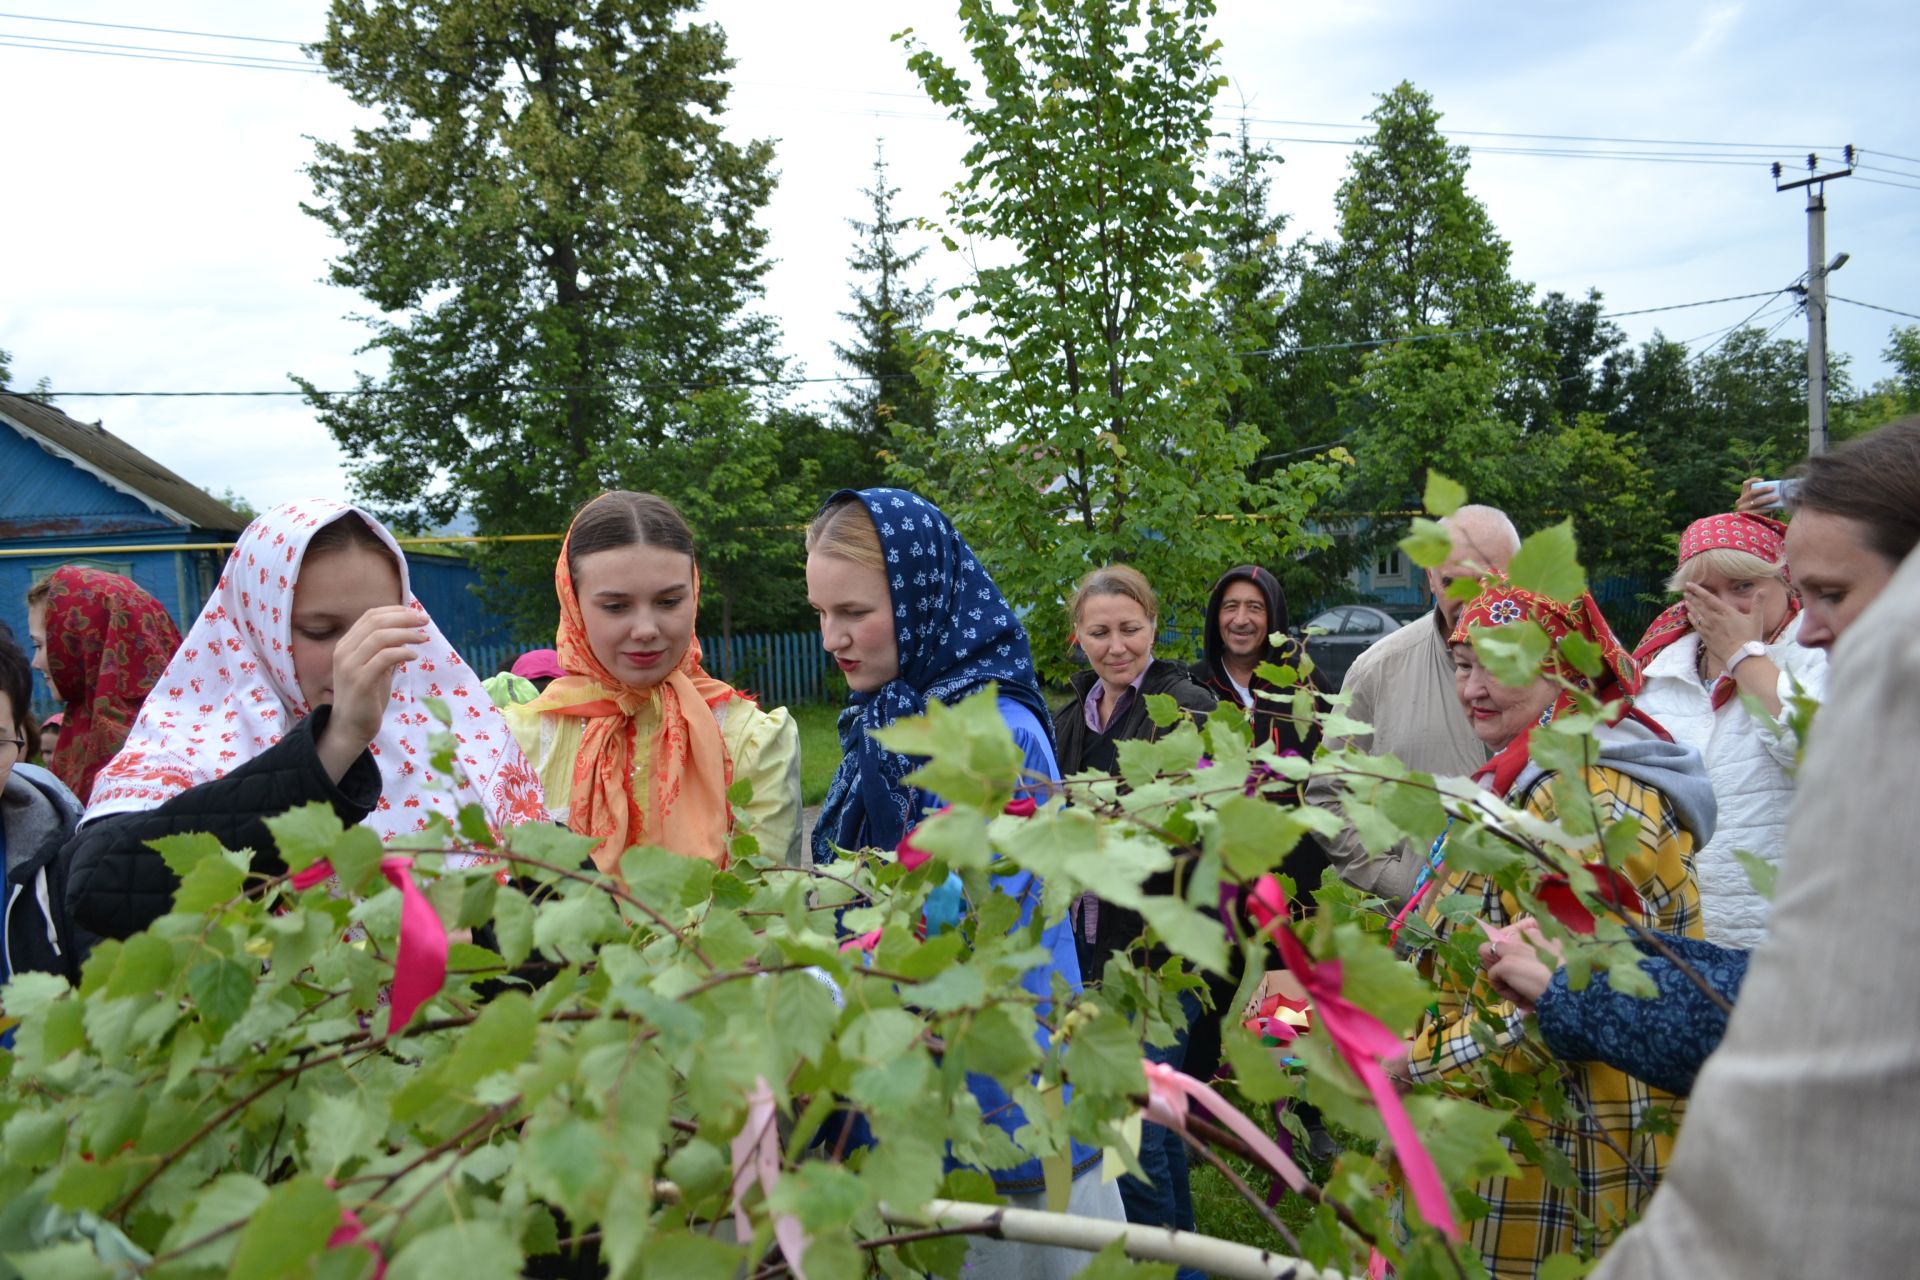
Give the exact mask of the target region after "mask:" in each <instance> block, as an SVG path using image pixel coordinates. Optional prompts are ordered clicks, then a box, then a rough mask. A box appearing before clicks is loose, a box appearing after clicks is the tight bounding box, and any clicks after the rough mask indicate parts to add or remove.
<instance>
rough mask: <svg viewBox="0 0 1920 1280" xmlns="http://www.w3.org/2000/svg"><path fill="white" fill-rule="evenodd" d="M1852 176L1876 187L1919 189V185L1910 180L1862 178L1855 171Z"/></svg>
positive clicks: (1904, 189)
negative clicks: (1894, 180) (1893, 180)
mask: <svg viewBox="0 0 1920 1280" xmlns="http://www.w3.org/2000/svg"><path fill="white" fill-rule="evenodd" d="M1853 176H1854V177H1856V178H1860V181H1862V182H1871V183H1872V184H1873V185H1874V186H1876V187H1899V188H1900V189H1901V190H1903V191H1920V185H1916V184H1914V183H1911V182H1888V181H1887V180H1886V179H1885V178H1864V177H1861V176H1860V175H1859V174H1857V173H1856V174H1854V175H1853Z"/></svg>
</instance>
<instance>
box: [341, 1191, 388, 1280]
mask: <svg viewBox="0 0 1920 1280" xmlns="http://www.w3.org/2000/svg"><path fill="white" fill-rule="evenodd" d="M334 1185H335V1183H334V1181H333V1179H332V1178H328V1179H327V1186H329V1187H332V1186H334ZM355 1247H358V1248H361V1249H365V1250H366V1251H367V1252H368V1253H370V1254H372V1255H373V1274H372V1275H371V1276H369V1277H368V1278H367V1280H386V1274H387V1255H386V1254H384V1253H382V1252H380V1246H379V1245H377V1244H375V1243H374V1242H373V1240H372V1239H371V1238H370V1237H369V1236H368V1235H367V1228H366V1224H365V1223H363V1222H361V1221H360V1215H359V1214H357V1213H355V1212H354V1211H353V1210H351V1209H349V1208H347V1206H345V1205H344V1204H343V1205H341V1206H340V1225H339V1226H337V1227H335V1228H334V1229H333V1234H332V1235H330V1236H328V1237H327V1248H329V1249H352V1248H355Z"/></svg>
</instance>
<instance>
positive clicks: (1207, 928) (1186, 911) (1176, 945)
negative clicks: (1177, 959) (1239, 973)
mask: <svg viewBox="0 0 1920 1280" xmlns="http://www.w3.org/2000/svg"><path fill="white" fill-rule="evenodd" d="M1138 910H1139V912H1140V917H1141V919H1143V920H1145V921H1146V922H1147V924H1148V925H1150V926H1151V927H1152V929H1153V931H1154V933H1155V934H1156V935H1157V936H1158V937H1159V939H1160V941H1162V942H1164V943H1166V944H1167V945H1168V946H1169V947H1171V948H1173V950H1175V951H1177V952H1179V953H1180V955H1182V956H1184V957H1185V958H1186V959H1188V960H1190V961H1192V962H1193V963H1194V964H1196V965H1198V966H1200V967H1201V968H1202V969H1205V970H1206V971H1207V972H1209V973H1219V974H1224V973H1226V971H1227V936H1226V933H1225V931H1224V930H1223V929H1222V928H1221V926H1220V922H1219V921H1218V920H1216V919H1214V918H1213V917H1212V916H1211V915H1209V914H1207V913H1206V912H1204V911H1199V910H1196V909H1195V908H1194V907H1192V906H1190V905H1189V904H1187V903H1185V902H1182V901H1181V900H1180V899H1178V898H1170V897H1162V896H1161V895H1159V894H1148V895H1147V896H1146V897H1144V898H1142V899H1141V900H1140V904H1139V907H1138Z"/></svg>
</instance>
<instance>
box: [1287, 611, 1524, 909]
mask: <svg viewBox="0 0 1920 1280" xmlns="http://www.w3.org/2000/svg"><path fill="white" fill-rule="evenodd" d="M1441 626H1442V623H1441V621H1440V614H1439V611H1438V610H1435V611H1434V612H1433V613H1430V614H1428V615H1427V616H1426V617H1424V618H1419V619H1416V620H1415V621H1413V622H1409V623H1408V624H1407V625H1406V626H1404V627H1402V628H1400V630H1398V631H1396V632H1394V633H1393V634H1392V635H1390V636H1388V637H1387V638H1386V639H1384V640H1381V641H1380V642H1379V643H1377V644H1375V645H1374V646H1373V647H1371V648H1370V649H1368V650H1367V651H1366V652H1365V653H1363V654H1361V655H1360V656H1359V657H1358V658H1355V659H1354V662H1353V666H1351V667H1349V668H1348V669H1347V679H1346V683H1345V684H1343V685H1342V686H1341V690H1342V692H1344V693H1346V694H1347V695H1348V697H1349V698H1350V699H1351V701H1350V702H1349V704H1348V706H1347V714H1348V715H1349V716H1351V717H1353V718H1354V719H1355V720H1363V721H1365V722H1366V723H1368V724H1370V725H1372V726H1373V733H1372V734H1370V735H1368V734H1356V735H1355V736H1354V737H1352V738H1350V739H1347V740H1346V743H1351V744H1352V745H1353V746H1356V747H1358V748H1360V749H1361V750H1363V751H1368V752H1371V753H1373V754H1375V755H1392V756H1397V757H1398V758H1399V760H1400V763H1402V764H1404V765H1406V766H1407V767H1408V768H1409V769H1417V770H1419V771H1420V772H1422V773H1434V774H1453V775H1466V774H1470V773H1472V772H1473V771H1474V770H1476V769H1478V768H1479V767H1480V766H1481V765H1483V764H1485V763H1486V762H1487V760H1488V759H1489V757H1490V755H1491V753H1490V752H1489V751H1488V750H1487V748H1486V746H1485V745H1484V744H1483V743H1482V742H1481V741H1480V739H1478V738H1476V737H1475V736H1474V734H1473V728H1472V726H1471V725H1469V724H1468V723H1467V716H1466V713H1465V712H1464V711H1462V710H1461V709H1460V700H1459V698H1458V697H1456V696H1455V695H1454V691H1453V659H1452V657H1451V656H1450V655H1449V654H1448V652H1447V638H1446V635H1445V634H1444V633H1443V632H1442V630H1441ZM1330 745H1332V746H1335V747H1338V746H1341V745H1345V744H1344V743H1341V742H1334V743H1332V744H1330ZM1341 793H1342V788H1341V787H1340V785H1339V784H1338V783H1337V782H1335V781H1333V780H1332V779H1328V778H1316V779H1314V780H1313V781H1312V782H1311V783H1309V784H1308V786H1307V800H1308V802H1309V803H1310V804H1316V805H1319V806H1320V807H1322V808H1326V809H1333V810H1335V811H1336V812H1337V811H1338V809H1337V803H1336V802H1337V801H1338V800H1339V798H1340V795H1341ZM1327 844H1328V848H1327V857H1328V858H1329V860H1331V861H1332V863H1333V865H1334V868H1335V869H1336V870H1338V871H1339V872H1340V876H1341V878H1342V879H1344V880H1345V881H1346V882H1347V883H1348V884H1351V885H1353V886H1354V887H1355V888H1358V889H1362V890H1364V891H1366V892H1368V893H1373V894H1378V895H1379V896H1380V897H1382V898H1386V899H1388V900H1389V901H1393V902H1398V901H1400V900H1402V899H1404V898H1405V897H1406V896H1407V894H1408V893H1410V892H1412V890H1413V882H1414V880H1415V878H1416V877H1418V876H1419V874H1420V861H1421V854H1423V853H1425V850H1424V849H1422V850H1417V851H1416V850H1414V849H1412V848H1411V847H1409V846H1407V845H1401V846H1399V847H1397V848H1395V849H1393V850H1391V851H1390V852H1387V853H1384V854H1381V855H1379V856H1377V857H1375V856H1369V855H1368V853H1367V851H1366V849H1365V848H1364V847H1363V846H1362V845H1361V843H1360V837H1359V835H1358V834H1357V833H1356V832H1355V831H1354V829H1353V828H1352V827H1348V828H1347V829H1346V830H1345V831H1344V832H1342V833H1341V835H1340V836H1339V838H1338V839H1336V840H1333V841H1330V842H1327Z"/></svg>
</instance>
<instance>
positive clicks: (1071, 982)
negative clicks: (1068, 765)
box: [807, 489, 1125, 1280]
mask: <svg viewBox="0 0 1920 1280" xmlns="http://www.w3.org/2000/svg"><path fill="white" fill-rule="evenodd" d="M807 599H808V600H809V601H810V602H811V603H812V605H813V607H814V609H815V611H816V612H818V613H819V615H820V639H821V643H822V644H824V645H825V646H826V648H827V652H829V653H831V654H832V655H833V656H834V659H835V661H837V662H838V663H839V664H840V669H841V671H842V672H844V673H845V674H846V677H847V686H848V688H849V689H850V690H851V693H850V696H849V697H848V700H847V709H846V710H845V711H843V712H841V714H840V746H841V749H842V750H843V752H844V753H845V754H844V755H843V756H842V758H841V761H840V768H839V770H838V771H837V772H836V773H835V774H834V776H833V785H832V787H831V788H829V790H828V792H827V799H826V803H825V805H824V806H823V807H822V809H821V812H820V822H819V825H818V826H817V827H816V828H815V830H814V837H813V856H814V859H815V860H816V861H818V862H825V861H828V860H830V859H832V858H833V857H835V856H836V853H837V851H838V850H840V849H868V848H888V849H890V848H893V847H894V846H895V845H897V844H898V843H899V841H900V839H901V837H903V836H905V835H906V834H907V833H908V832H909V831H911V830H912V829H913V827H914V825H915V824H916V823H918V822H919V821H920V818H921V815H922V814H923V813H924V812H925V811H926V810H928V809H929V808H930V807H933V806H935V805H937V804H938V800H937V798H936V797H932V796H929V795H927V794H926V793H924V792H922V791H919V790H916V789H915V788H913V787H909V786H907V785H906V784H905V782H904V781H903V779H904V778H905V777H906V775H907V774H908V773H910V772H912V771H913V768H914V763H913V761H911V760H909V759H908V758H907V757H906V756H903V755H900V754H899V753H897V752H893V751H888V750H886V749H885V748H883V747H882V746H880V744H879V743H877V742H875V741H874V740H873V738H872V736H871V732H870V731H871V730H874V729H884V728H885V727H886V726H888V725H890V724H892V723H893V722H894V721H895V720H898V719H900V718H902V717H906V716H918V715H922V714H924V713H925V712H926V709H927V704H928V703H930V702H941V703H951V702H957V701H959V700H960V699H962V698H964V697H966V696H967V695H969V694H971V693H975V692H977V691H978V690H980V689H983V688H985V687H986V686H987V685H988V684H990V683H991V684H995V685H997V686H998V688H999V698H1000V715H1001V717H1002V718H1003V719H1004V720H1005V721H1006V723H1007V728H1008V729H1009V730H1011V731H1012V733H1013V737H1014V741H1015V742H1016V743H1018V744H1019V746H1020V749H1021V752H1022V754H1023V756H1024V761H1023V764H1022V772H1023V776H1024V777H1026V778H1029V779H1033V780H1044V781H1045V782H1048V783H1054V782H1058V781H1059V779H1060V768H1059V765H1058V764H1057V763H1056V762H1055V760H1054V754H1053V733H1052V730H1051V726H1050V717H1049V715H1048V713H1047V704H1046V701H1045V700H1044V699H1043V698H1042V697H1041V696H1040V685H1039V682H1038V681H1037V679H1036V678H1035V676H1034V670H1033V654H1032V651H1031V650H1030V649H1029V648H1028V646H1027V633H1026V630H1025V628H1023V627H1022V626H1021V625H1020V621H1019V619H1018V618H1016V617H1014V614H1013V609H1012V608H1011V607H1010V606H1009V605H1008V604H1007V601H1006V597H1004V596H1002V595H1001V594H1000V589H999V588H998V587H996V586H994V584H993V579H992V578H990V577H988V576H987V571H986V570H985V569H983V568H981V567H980V562H979V561H978V560H977V559H975V557H974V554H973V551H972V549H971V548H969V547H968V546H967V543H966V540H965V539H964V538H962V537H961V536H960V535H959V533H958V532H957V531H955V529H954V527H953V522H952V521H950V520H948V519H947V517H946V516H945V515H943V514H942V513H941V511H940V509H939V508H938V507H936V506H934V505H933V504H932V503H931V502H928V501H927V500H926V499H925V498H922V497H920V496H919V495H918V494H913V493H908V492H907V491H906V490H904V489H862V490H859V491H857V492H856V491H854V490H852V489H842V490H841V491H840V492H839V493H836V494H834V495H833V497H831V498H829V499H828V500H827V505H826V506H825V507H823V508H822V509H821V512H820V514H819V515H818V516H816V517H815V518H814V521H813V524H812V525H811V526H810V527H809V528H808V530H807ZM1041 798H1044V796H1043V797H1041ZM949 887H950V888H951V890H952V891H953V894H954V897H955V899H956V900H958V899H959V895H960V890H959V886H958V878H957V877H955V878H953V879H952V880H950V881H949ZM994 887H995V889H996V890H998V891H999V892H1000V893H1003V894H1005V895H1007V896H1008V897H1009V898H1012V899H1013V900H1014V901H1015V902H1017V903H1019V904H1020V918H1019V920H1018V921H1017V922H1016V923H1015V925H1014V928H1016V929H1023V928H1025V927H1027V925H1028V923H1029V921H1030V919H1031V917H1032V913H1033V911H1034V909H1035V907H1036V905H1037V904H1038V902H1039V900H1040V883H1039V880H1038V878H1037V877H1035V876H1034V875H1033V874H1032V873H1031V872H1028V871H1015V872H1012V873H1011V874H1007V875H998V876H995V877H994ZM941 892H942V891H940V890H936V891H935V894H934V898H938V897H940V895H941ZM956 913H957V912H956ZM935 914H936V913H935V909H934V901H933V899H929V902H928V910H927V916H928V920H929V924H930V927H931V926H933V925H934V924H936V923H937V921H935ZM1041 945H1042V946H1043V947H1045V948H1046V950H1047V953H1048V955H1049V957H1050V960H1049V962H1048V963H1046V964H1042V965H1037V966H1035V967H1034V968H1032V969H1030V970H1028V971H1027V973H1026V974H1025V975H1023V977H1022V984H1023V985H1024V986H1025V987H1026V988H1027V990H1028V991H1030V992H1032V993H1033V994H1034V996H1036V997H1037V998H1038V1000H1039V1002H1040V1003H1039V1006H1038V1007H1039V1009H1040V1011H1041V1016H1042V1017H1044V1016H1045V1010H1046V1008H1047V1006H1048V1002H1050V1001H1051V999H1052V995H1053V985H1054V976H1055V975H1056V974H1057V975H1059V976H1060V977H1061V978H1063V979H1064V980H1065V981H1066V983H1067V985H1068V987H1069V988H1071V989H1072V990H1074V991H1078V990H1079V989H1080V963H1079V959H1078V957H1077V956H1076V955H1075V952H1074V943H1073V931H1072V929H1071V928H1070V927H1069V926H1068V924H1067V922H1066V920H1064V919H1061V920H1056V921H1054V922H1053V923H1052V925H1051V926H1050V927H1048V928H1046V929H1044V930H1043V931H1042V933H1041ZM1039 1035H1040V1039H1041V1041H1042V1043H1044V1042H1045V1038H1046V1033H1045V1031H1044V1030H1042V1031H1041V1032H1040V1033H1039ZM967 1088H968V1090H969V1091H970V1092H971V1093H972V1094H973V1095H974V1097H975V1099H977V1100H978V1102H979V1106H980V1112H981V1114H982V1115H983V1116H986V1117H987V1118H988V1119H989V1122H990V1123H992V1124H994V1125H997V1126H999V1127H1000V1128H1001V1129H1003V1130H1004V1131H1005V1132H1006V1133H1007V1134H1008V1135H1009V1136H1012V1135H1013V1134H1015V1133H1017V1132H1018V1131H1019V1130H1020V1129H1021V1128H1022V1127H1024V1126H1025V1125H1026V1123H1027V1120H1026V1116H1025V1115H1024V1114H1023V1113H1022V1112H1021V1110H1020V1108H1019V1107H1018V1106H1017V1105H1015V1104H1014V1102H1013V1101H1012V1099H1011V1097H1010V1096H1009V1094H1008V1091H1007V1089H1006V1088H1005V1087H1004V1086H1002V1085H1001V1084H1000V1082H999V1081H997V1080H995V1079H993V1078H992V1077H990V1076H985V1075H980V1074H978V1073H969V1074H968V1076H967ZM947 1164H948V1167H949V1168H954V1167H957V1162H956V1161H955V1160H954V1158H953V1156H952V1154H951V1153H949V1155H948V1157H947ZM987 1172H988V1173H989V1175H990V1176H991V1177H992V1179H993V1185H994V1189H995V1190H996V1191H998V1192H999V1193H1000V1194H1001V1195H1003V1196H1006V1197H1008V1199H1009V1200H1010V1201H1011V1202H1012V1203H1014V1204H1016V1205H1020V1206H1021V1207H1024V1208H1034V1209H1039V1208H1044V1207H1045V1203H1044V1202H1045V1182H1044V1175H1043V1174H1042V1172H1041V1167H1040V1161H1039V1160H1038V1159H1031V1158H1030V1159H1027V1160H1025V1161H1023V1162H1021V1163H1020V1164H1017V1165H1015V1166H1013V1167H1012V1168H1006V1169H991V1170H988V1171H987ZM1067 1207H1068V1211H1069V1212H1071V1213H1076V1214H1081V1215H1085V1216H1088V1217H1097V1218H1105V1219H1108V1220H1110V1221H1116V1222H1117V1221H1121V1220H1123V1219H1124V1217H1125V1213H1124V1210H1123V1208H1122V1205H1121V1201H1120V1193H1119V1190H1118V1187H1117V1185H1116V1184H1115V1183H1112V1182H1106V1181H1104V1180H1103V1179H1102V1178H1101V1176H1100V1152H1099V1151H1098V1150H1097V1149H1096V1148H1092V1147H1088V1146H1084V1145H1083V1144H1081V1143H1079V1142H1074V1143H1073V1189H1072V1193H1071V1195H1070V1197H1069V1199H1068V1206H1067ZM1085 1262H1086V1257H1085V1255H1084V1254H1078V1253H1075V1252H1073V1251H1072V1250H1065V1249H1051V1248H1041V1247H1037V1246H1033V1245H1023V1244H1019V1243H1016V1242H1010V1241H1003V1240H985V1239H982V1238H979V1237H975V1238H974V1239H973V1240H972V1241H971V1242H970V1243H969V1244H968V1247H967V1263H966V1274H967V1275H968V1276H969V1277H975V1278H977V1280H1000V1277H1009V1278H1010V1277H1016V1276H1020V1277H1026V1276H1040V1277H1053V1276H1062V1277H1064V1276H1068V1275H1072V1274H1074V1273H1076V1272H1077V1271H1078V1270H1079V1269H1080V1268H1081V1267H1082V1266H1084V1265H1085Z"/></svg>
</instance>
